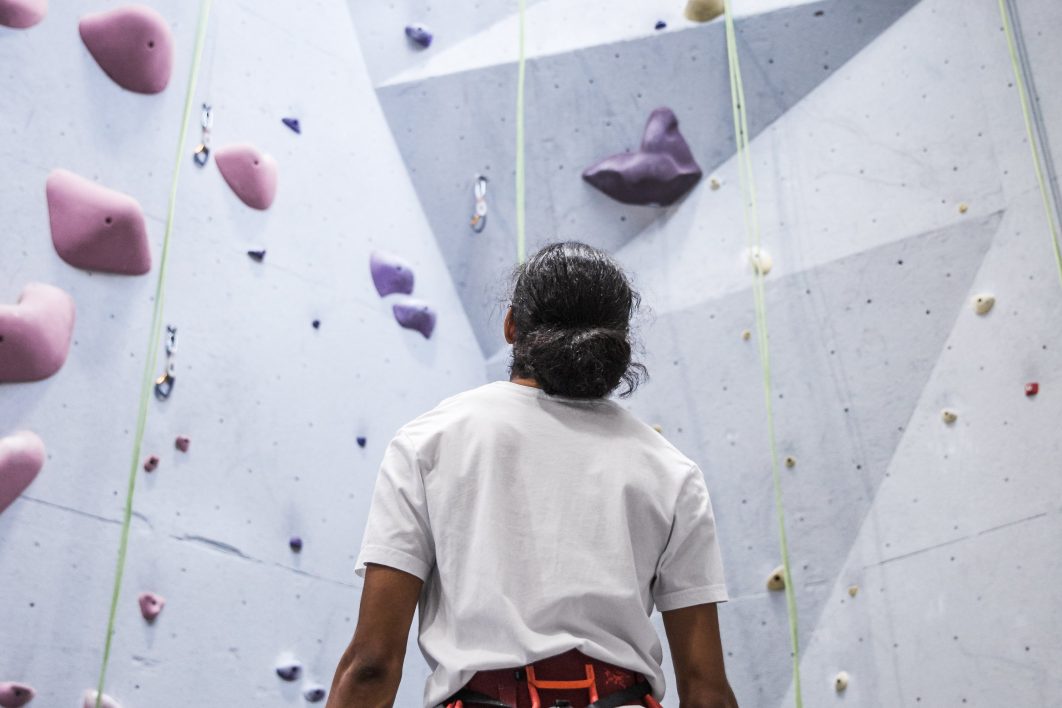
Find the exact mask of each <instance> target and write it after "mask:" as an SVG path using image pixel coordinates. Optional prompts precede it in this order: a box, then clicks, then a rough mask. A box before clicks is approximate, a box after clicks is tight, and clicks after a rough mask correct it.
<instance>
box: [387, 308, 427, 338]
mask: <svg viewBox="0 0 1062 708" xmlns="http://www.w3.org/2000/svg"><path fill="white" fill-rule="evenodd" d="M391 309H392V310H393V312H394V313H395V319H396V320H398V324H400V325H402V326H403V327H405V328H406V329H415V330H417V331H418V332H420V333H421V334H423V335H424V338H425V339H429V338H430V337H431V333H432V330H434V329H435V310H433V309H431V308H430V307H429V306H428V304H427V303H425V302H421V301H420V300H406V301H405V302H399V303H395V305H394V307H393V308H391Z"/></svg>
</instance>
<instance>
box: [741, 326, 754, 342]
mask: <svg viewBox="0 0 1062 708" xmlns="http://www.w3.org/2000/svg"><path fill="white" fill-rule="evenodd" d="M741 338H742V339H744V340H745V341H746V342H747V341H749V340H750V339H752V332H750V331H748V330H747V329H746V330H743V331H742V332H741Z"/></svg>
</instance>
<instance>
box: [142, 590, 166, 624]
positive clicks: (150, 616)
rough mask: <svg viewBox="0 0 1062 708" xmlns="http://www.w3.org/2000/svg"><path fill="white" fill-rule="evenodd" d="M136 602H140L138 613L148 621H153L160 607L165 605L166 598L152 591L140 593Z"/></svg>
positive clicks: (160, 610)
mask: <svg viewBox="0 0 1062 708" xmlns="http://www.w3.org/2000/svg"><path fill="white" fill-rule="evenodd" d="M137 602H139V603H140V614H141V615H143V617H144V619H145V620H147V621H148V622H154V621H155V618H156V617H158V616H159V613H160V612H162V608H163V607H165V606H166V598H164V597H162V596H161V595H156V594H155V593H153V592H142V593H140V597H138V598H137Z"/></svg>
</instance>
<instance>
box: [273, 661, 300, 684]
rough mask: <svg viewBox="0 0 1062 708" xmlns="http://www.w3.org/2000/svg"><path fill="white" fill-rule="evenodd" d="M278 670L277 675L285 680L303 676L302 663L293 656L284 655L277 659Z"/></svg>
mask: <svg viewBox="0 0 1062 708" xmlns="http://www.w3.org/2000/svg"><path fill="white" fill-rule="evenodd" d="M276 672H277V676H279V677H280V678H282V679H283V680H285V681H296V680H298V678H299V676H302V664H300V663H299V662H297V661H295V659H293V658H292V657H291V656H289V655H284V656H282V657H280V659H279V660H278V661H277V666H276Z"/></svg>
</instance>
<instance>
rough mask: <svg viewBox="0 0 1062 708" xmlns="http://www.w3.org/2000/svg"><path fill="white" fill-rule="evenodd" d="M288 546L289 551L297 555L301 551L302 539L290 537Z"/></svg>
mask: <svg viewBox="0 0 1062 708" xmlns="http://www.w3.org/2000/svg"><path fill="white" fill-rule="evenodd" d="M288 546H290V547H291V550H293V551H295V552H296V553H298V552H299V551H301V550H302V539H301V538H299V537H298V536H292V537H291V539H290V540H289V541H288Z"/></svg>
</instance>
